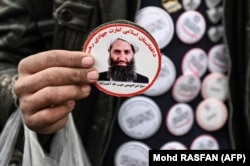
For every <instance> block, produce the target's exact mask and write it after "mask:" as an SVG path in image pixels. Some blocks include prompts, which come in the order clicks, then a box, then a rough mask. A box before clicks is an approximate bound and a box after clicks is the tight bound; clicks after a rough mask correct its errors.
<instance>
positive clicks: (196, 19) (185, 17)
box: [176, 10, 206, 44]
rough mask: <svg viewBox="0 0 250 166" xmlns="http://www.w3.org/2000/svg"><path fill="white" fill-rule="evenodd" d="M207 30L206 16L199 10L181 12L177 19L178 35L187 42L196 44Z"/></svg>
mask: <svg viewBox="0 0 250 166" xmlns="http://www.w3.org/2000/svg"><path fill="white" fill-rule="evenodd" d="M205 31H206V21H205V18H204V17H203V16H202V15H201V14H200V13H199V12H197V11H194V10H189V11H186V12H184V13H183V14H181V15H180V16H179V18H178V20H177V23H176V33H177V36H178V38H179V39H180V40H181V41H182V42H184V43H186V44H194V43H196V42H198V41H199V40H201V38H202V37H203V35H204V33H205Z"/></svg>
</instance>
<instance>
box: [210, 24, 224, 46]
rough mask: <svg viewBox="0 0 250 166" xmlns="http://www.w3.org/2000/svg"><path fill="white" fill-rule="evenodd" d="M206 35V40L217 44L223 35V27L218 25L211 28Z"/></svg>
mask: <svg viewBox="0 0 250 166" xmlns="http://www.w3.org/2000/svg"><path fill="white" fill-rule="evenodd" d="M207 34H208V38H209V39H210V40H211V41H212V42H214V43H216V42H218V41H219V40H220V39H221V38H222V36H223V34H224V27H223V26H222V25H219V26H211V27H210V28H209V29H208V31H207Z"/></svg>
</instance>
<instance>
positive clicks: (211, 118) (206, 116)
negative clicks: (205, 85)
mask: <svg viewBox="0 0 250 166" xmlns="http://www.w3.org/2000/svg"><path fill="white" fill-rule="evenodd" d="M227 117H228V111H227V108H226V106H225V104H224V103H223V102H221V101H220V100H218V99H214V98H210V99H206V100H204V101H202V102H201V103H200V104H199V105H198V107H197V109H196V121H197V123H198V125H199V126H200V127H201V128H202V129H204V130H206V131H216V130H219V129H220V128H222V127H223V126H224V125H225V123H226V121H227Z"/></svg>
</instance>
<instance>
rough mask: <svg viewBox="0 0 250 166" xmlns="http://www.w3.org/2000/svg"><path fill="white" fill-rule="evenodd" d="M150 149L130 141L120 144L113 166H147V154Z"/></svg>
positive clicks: (137, 142)
mask: <svg viewBox="0 0 250 166" xmlns="http://www.w3.org/2000/svg"><path fill="white" fill-rule="evenodd" d="M149 150H150V147H148V146H147V145H146V144H144V143H142V142H139V141H130V142H126V143H124V144H122V145H121V146H120V147H119V148H118V150H117V151H116V153H115V157H114V164H115V166H125V165H131V166H132V165H138V166H139V165H143V166H147V165H149V162H148V154H149Z"/></svg>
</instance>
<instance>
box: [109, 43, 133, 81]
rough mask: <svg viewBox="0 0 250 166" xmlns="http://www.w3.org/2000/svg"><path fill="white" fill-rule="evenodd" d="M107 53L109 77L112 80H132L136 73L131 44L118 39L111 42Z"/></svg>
mask: <svg viewBox="0 0 250 166" xmlns="http://www.w3.org/2000/svg"><path fill="white" fill-rule="evenodd" d="M109 53H110V59H109V64H110V67H109V71H108V72H109V77H111V79H113V80H114V81H134V80H135V79H136V73H135V61H134V50H133V47H132V45H131V44H129V43H128V42H126V41H123V40H120V39H118V40H116V41H115V42H114V43H113V44H112V47H111V48H110V50H109Z"/></svg>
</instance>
